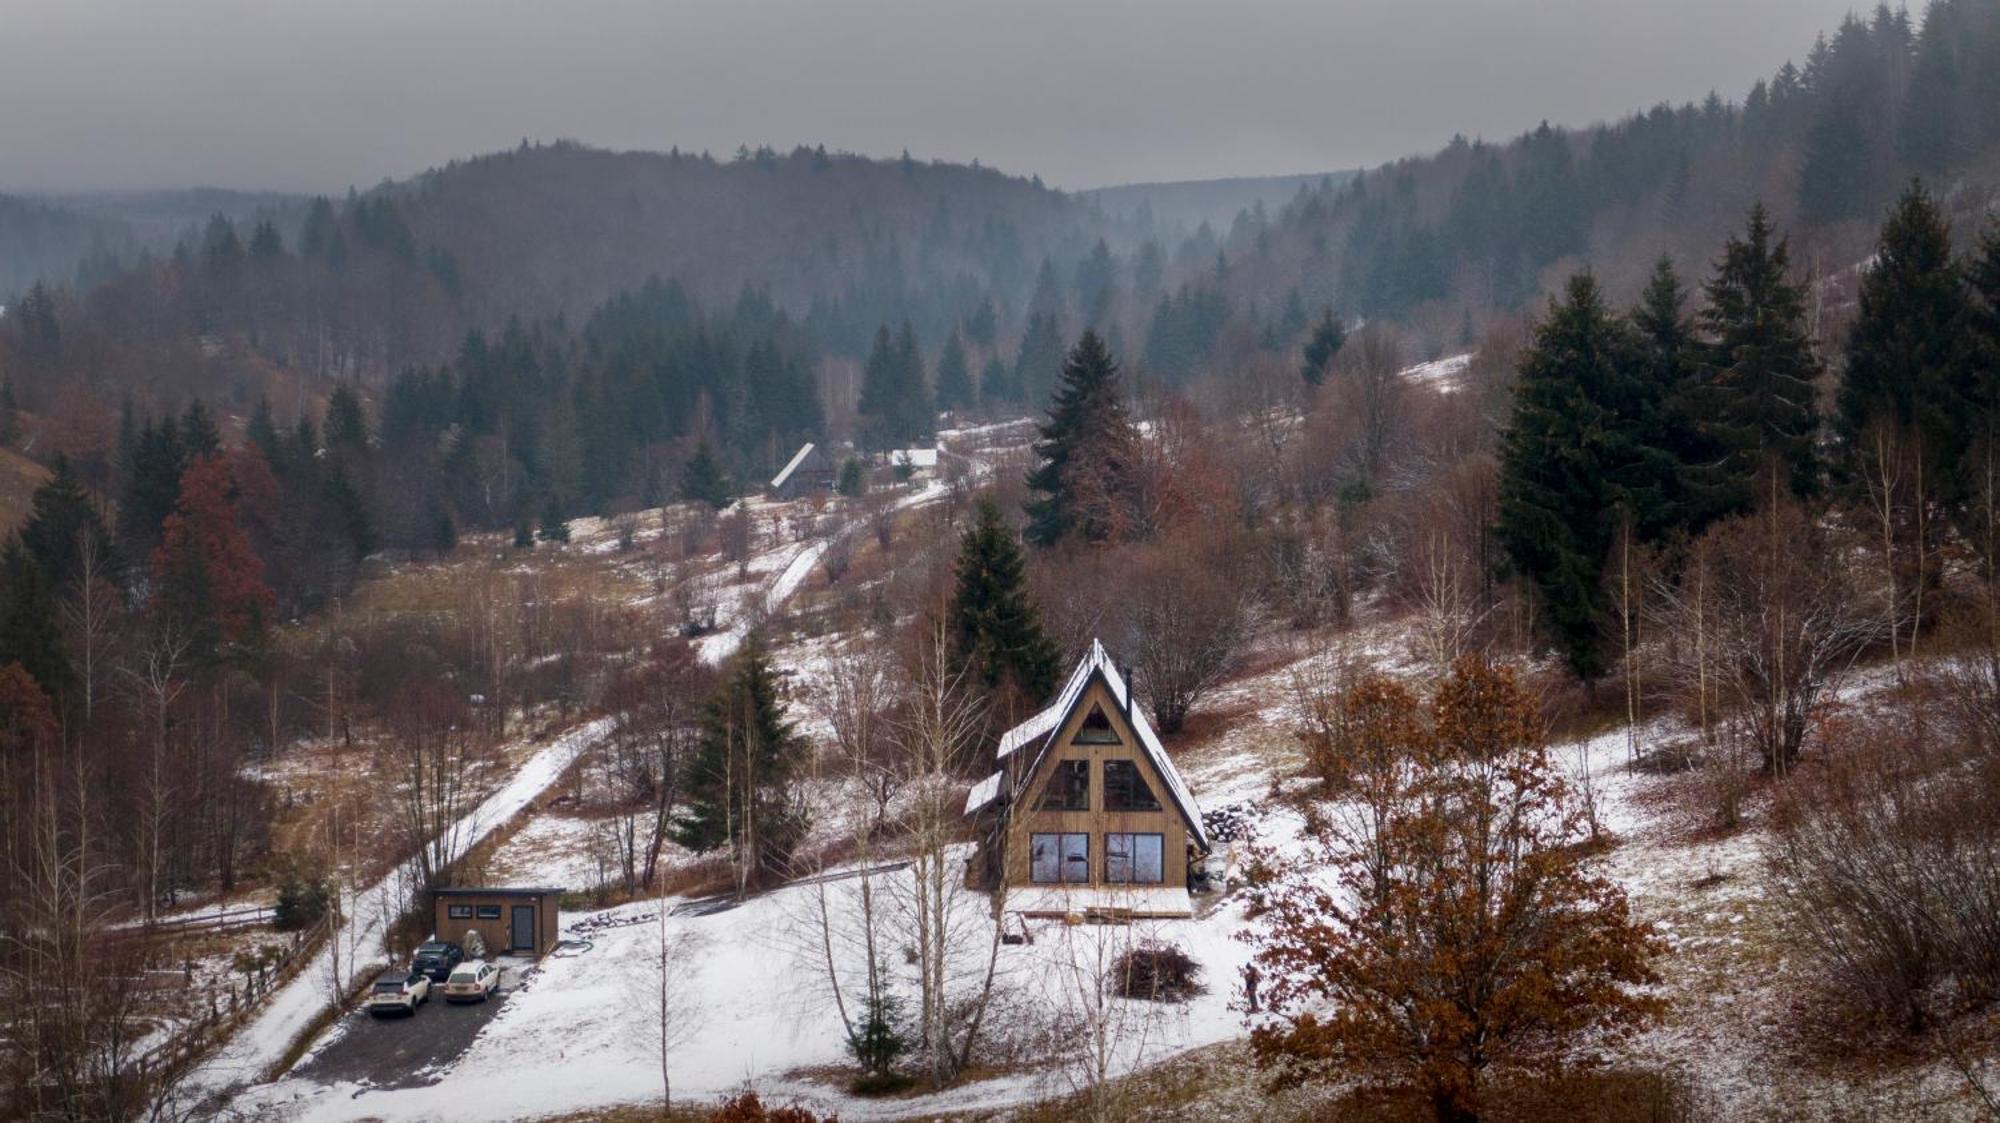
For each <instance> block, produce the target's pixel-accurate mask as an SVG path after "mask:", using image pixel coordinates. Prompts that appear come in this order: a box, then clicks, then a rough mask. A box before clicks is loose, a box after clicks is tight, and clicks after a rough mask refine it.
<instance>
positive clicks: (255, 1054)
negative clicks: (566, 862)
mask: <svg viewBox="0 0 2000 1123" xmlns="http://www.w3.org/2000/svg"><path fill="white" fill-rule="evenodd" d="M610 728H611V723H610V721H609V720H605V719H601V720H598V721H593V722H589V723H586V724H584V725H582V726H579V727H577V728H576V729H572V730H570V731H569V732H567V733H565V734H563V735H562V736H561V737H558V738H557V739H556V740H555V741H553V742H551V743H550V744H549V745H548V746H547V747H546V748H543V749H541V750H540V751H538V752H536V753H535V754H534V755H533V756H532V757H530V758H529V759H528V761H527V762H526V763H525V764H523V765H522V766H521V769H520V771H518V772H516V773H515V775H514V777H513V779H511V780H509V781H508V782H507V784H506V785H505V786H504V787H502V788H501V789H500V790H499V791H497V792H494V793H493V794H492V795H491V796H489V797H488V798H487V799H486V800H485V801H484V802H483V803H481V804H480V805H479V806H478V807H477V808H474V809H473V811H472V813H471V814H470V815H468V816H467V817H466V818H465V820H464V821H463V824H462V827H461V831H460V835H459V837H460V838H462V839H464V845H465V846H467V847H471V846H474V845H477V843H478V842H479V840H480V839H482V838H484V837H486V835H487V834H488V833H489V832H490V831H492V830H493V829H494V828H495V827H498V826H499V825H500V824H502V823H504V822H506V821H507V820H508V819H511V818H513V817H514V816H515V815H516V814H518V813H519V812H520V811H521V810H522V809H524V808H526V807H527V806H528V805H529V804H531V803H533V802H534V801H535V799H536V798H537V797H539V796H540V795H541V794H542V793H543V792H544V791H546V790H547V789H548V787H549V786H550V785H551V784H553V783H555V782H556V779H557V778H558V777H560V776H561V775H562V773H563V771H564V770H565V769H567V768H568V767H569V766H570V763H571V762H572V761H574V760H575V759H576V757H577V754H579V753H581V752H582V751H583V750H584V749H585V748H587V747H588V746H589V745H591V744H592V743H594V742H595V741H597V740H598V739H599V738H601V737H603V736H604V735H605V733H607V732H608V731H609V730H610ZM415 875H416V868H415V862H414V859H413V860H412V861H411V862H409V863H406V864H405V865H404V866H402V867H399V868H398V869H396V870H394V871H392V872H391V873H390V874H389V875H388V876H387V877H384V878H383V879H382V880H381V881H379V882H377V883H376V884H375V885H374V886H372V887H370V888H369V889H368V890H366V891H364V892H363V893H362V894H361V897H360V900H359V901H358V902H357V903H356V907H355V911H354V914H353V916H352V918H351V919H350V920H349V921H348V928H349V929H351V930H352V939H351V940H350V938H349V937H348V936H347V935H346V934H336V935H335V936H334V937H333V938H331V939H330V940H329V941H328V943H327V945H325V946H322V947H321V949H320V951H319V952H318V953H317V954H316V955H315V956H314V957H313V958H312V959H311V960H310V961H309V962H307V963H306V964H305V966H304V968H303V969H302V970H301V971H300V972H299V973H298V974H297V975H296V976H294V977H293V979H292V981H291V982H289V983H287V984H286V985H285V986H283V987H282V988H280V989H279V990H278V991H277V992H276V993H274V994H273V995H271V997H270V998H269V999H268V1000H267V1001H266V1002H265V1003H264V1005H263V1008H262V1009H261V1010H260V1011H259V1012H258V1014H257V1016H256V1017H254V1018H252V1019H251V1020H250V1021H249V1022H248V1023H247V1024H246V1025H244V1026H243V1027H242V1028H241V1029H239V1030H238V1031H237V1033H236V1035H235V1036H234V1037H233V1038H232V1039H231V1040H230V1041H229V1042H227V1043H226V1044H225V1045H224V1046H223V1047H222V1049H220V1050H219V1051H218V1052H217V1053H216V1054H215V1055H214V1056H212V1057H210V1058H209V1059H208V1060H207V1061H206V1062H205V1063H204V1064H202V1065H201V1067H199V1068H198V1069H196V1070H195V1071H194V1073H193V1074H192V1075H191V1076H190V1078H189V1081H188V1087H189V1090H190V1091H192V1092H193V1093H194V1094H196V1095H198V1096H201V1097H211V1096H222V1095H225V1094H227V1093H228V1092H229V1091H231V1090H233V1089H236V1088H240V1087H243V1086H244V1085H247V1084H251V1083H254V1082H256V1081H257V1080H259V1079H262V1078H263V1076H264V1074H265V1073H267V1072H268V1071H269V1070H270V1069H271V1068H272V1067H273V1066H275V1065H276V1064H277V1063H278V1062H279V1061H280V1060H282V1059H283V1057H284V1055H285V1053H286V1051H287V1050H288V1049H290V1048H291V1045H292V1043H293V1042H294V1041H296V1040H297V1039H298V1037H299V1035H300V1034H301V1033H303V1032H305V1030H306V1028H307V1027H308V1026H310V1025H311V1024H312V1023H313V1022H314V1020H315V1019H317V1018H318V1017H319V1016H320V1015H321V1014H322V1013H323V1012H324V1011H325V1010H326V1009H327V1007H328V1005H329V1003H330V996H329V985H328V980H329V978H331V977H332V975H333V969H334V956H335V954H336V950H337V949H336V948H335V947H334V946H333V944H334V942H335V941H339V943H340V944H341V945H342V946H352V947H356V948H360V949H362V951H361V954H362V955H364V956H369V957H371V958H373V959H375V960H376V961H378V962H379V958H380V953H379V951H378V950H375V949H379V948H380V946H381V935H382V929H383V925H384V923H385V922H386V921H387V920H388V919H390V917H391V915H392V914H393V911H394V904H393V903H394V901H395V900H396V899H397V893H396V890H397V887H398V886H400V885H403V884H408V883H409V881H410V880H411V879H412V878H414V877H415ZM347 971H348V974H349V975H350V976H352V975H353V974H354V973H355V972H354V971H353V969H352V968H351V967H350V968H348V969H347Z"/></svg>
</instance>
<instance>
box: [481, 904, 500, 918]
mask: <svg viewBox="0 0 2000 1123" xmlns="http://www.w3.org/2000/svg"><path fill="white" fill-rule="evenodd" d="M477 911H478V914H479V919H481V920H498V919H500V906H499V905H480V906H478V910H477Z"/></svg>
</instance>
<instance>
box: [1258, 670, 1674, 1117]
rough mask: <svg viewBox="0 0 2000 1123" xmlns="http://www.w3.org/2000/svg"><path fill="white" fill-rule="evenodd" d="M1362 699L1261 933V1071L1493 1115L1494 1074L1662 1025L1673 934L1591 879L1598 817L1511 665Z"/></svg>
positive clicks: (1373, 690) (1357, 695) (1362, 687)
mask: <svg viewBox="0 0 2000 1123" xmlns="http://www.w3.org/2000/svg"><path fill="white" fill-rule="evenodd" d="M1345 705H1346V709H1347V714H1346V717H1347V719H1348V720H1347V722H1346V724H1345V733H1346V735H1347V746H1346V748H1347V753H1346V757H1347V761H1348V763H1349V766H1350V767H1351V768H1352V769H1353V773H1352V775H1353V783H1352V785H1351V787H1350V788H1349V789H1348V798H1347V799H1346V800H1345V801H1344V802H1343V803H1341V804H1340V805H1339V806H1338V807H1337V809H1336V810H1334V811H1333V812H1332V813H1330V814H1329V815H1328V816H1327V817H1326V818H1325V820H1324V822H1325V824H1326V825H1325V826H1324V827H1323V828H1322V829H1321V830H1320V831H1319V832H1318V834H1317V837H1316V839H1315V842H1316V850H1317V852H1316V853H1311V854H1308V855H1306V856H1304V857H1303V858H1302V859H1301V860H1299V861H1297V862H1294V863H1291V864H1290V865H1288V866H1287V867H1285V868H1284V869H1283V871H1282V873H1281V875H1280V878H1279V881H1278V883H1277V885H1276V886H1275V888H1274V890H1273V892H1272V893H1271V894H1270V896H1269V898H1268V900H1269V909H1268V911H1267V912H1266V913H1265V914H1264V923H1263V924H1262V925H1260V927H1259V928H1258V929H1257V930H1256V931H1255V932H1253V933H1252V934H1251V935H1250V936H1249V937H1248V938H1249V939H1250V940H1251V942H1252V943H1253V944H1255V946H1256V948H1257V963H1258V965H1259V967H1260V968H1261V969H1262V972H1263V977H1264V978H1265V979H1266V980H1268V982H1267V984H1266V990H1265V994H1266V996H1267V999H1268V1002H1269V1007H1270V1010H1271V1011H1272V1013H1273V1016H1272V1017H1269V1018H1257V1019H1253V1028H1252V1032H1251V1045H1252V1049H1253V1051H1254V1053H1255V1055H1256V1057H1257V1059H1258V1062H1259V1063H1260V1065H1263V1066H1265V1067H1267V1068H1269V1069H1272V1070H1274V1071H1275V1072H1276V1073H1277V1077H1278V1079H1280V1080H1282V1081H1288V1082H1296V1081H1300V1080H1305V1079H1313V1078H1317V1077H1325V1078H1346V1079H1353V1080H1357V1081H1359V1082H1361V1083H1363V1084H1365V1085H1374V1086H1377V1087H1391V1088H1398V1089H1407V1090H1414V1091H1416V1092H1418V1093H1419V1094H1421V1095H1423V1096H1424V1097H1425V1098H1426V1099H1427V1100H1428V1101H1429V1102H1430V1104H1431V1105H1432V1107H1433V1109H1434V1110H1435V1112H1436V1115H1437V1117H1438V1118H1439V1119H1441V1120H1452V1121H1468V1120H1476V1119H1478V1118H1479V1112H1480V1095H1479V1092H1480V1080H1481V1077H1482V1075H1483V1074H1484V1073H1485V1072H1486V1071H1487V1070H1489V1069H1492V1068H1496V1067H1498V1068H1507V1069H1513V1070H1517V1071H1526V1072H1531V1073H1532V1072H1549V1071H1553V1070H1556V1069H1558V1068H1561V1067H1565V1066H1574V1065H1576V1064H1578V1063H1584V1062H1585V1061H1586V1059H1585V1058H1580V1057H1578V1056H1577V1055H1576V1050H1575V1046H1576V1045H1578V1044H1579V1043H1580V1042H1581V1041H1582V1040H1584V1039H1586V1038H1588V1039H1589V1040H1590V1042H1591V1043H1592V1044H1593V1045H1603V1044H1605V1043H1606V1042H1608V1041H1612V1040H1615V1039H1616V1038H1618V1037H1620V1036H1621V1035H1624V1034H1627V1033H1629V1032H1631V1031H1632V1030H1634V1029H1635V1028H1637V1027H1639V1026H1641V1025H1643V1024H1645V1023H1646V1022H1647V1021H1649V1020H1651V1019H1652V1018H1654V1017H1656V1016H1657V1015H1658V1014H1659V1013H1660V1011H1661V1003H1660V1002H1659V1000H1658V999H1656V998H1653V997H1651V996H1649V995H1647V994H1645V993H1643V990H1642V989H1641V988H1643V987H1645V986H1646V985H1648V984H1651V983H1654V982H1656V981H1657V976H1656V975H1655V974H1654V972H1653V969H1652V967H1651V960H1652V957H1653V956H1654V955H1655V954H1656V953H1657V951H1658V945H1657V941H1656V940H1655V938H1654V937H1653V935H1652V934H1651V932H1650V930H1649V929H1648V928H1647V927H1646V926H1645V925H1643V924H1640V923H1636V922H1634V921H1633V920H1632V918H1631V916H1630V913H1629V910H1628V907H1627V903H1626V900H1625V894H1624V892H1623V890H1621V889H1620V888H1619V887H1618V885H1617V884H1616V883H1614V882H1612V881H1611V880H1610V879H1608V878H1605V877H1602V876H1598V875H1596V874H1594V873H1592V872H1591V871H1590V870H1589V868H1588V866H1587V864H1586V861H1587V859H1586V856H1585V854H1584V853H1583V852H1582V850H1581V849H1580V847H1579V845H1578V844H1579V843H1580V842H1581V841H1582V840H1583V839H1584V838H1585V837H1586V836H1587V834H1588V831H1587V825H1586V822H1585V819H1584V808H1583V807H1582V806H1581V805H1580V803H1579V802H1578V800H1577V799H1576V798H1575V797H1574V796H1573V794H1572V792H1571V791H1570V789H1569V787H1568V785H1567V784H1566V783H1565V782H1564V781H1563V779H1562V776H1561V775H1560V773H1559V770H1558V769H1557V768H1556V767H1555V766H1554V764H1553V762H1552V761H1551V760H1550V758H1549V755H1548V750H1547V746H1546V744H1545V742H1544V732H1543V728H1542V722H1541V717H1540V714H1539V712H1538V710H1537V708H1536V706H1535V704H1534V701H1533V699H1531V698H1530V697H1529V696H1528V694H1527V693H1526V691H1524V690H1523V689H1522V688H1521V686H1520V685H1519V684H1518V682H1516V680H1515V677H1514V674H1513V672H1512V671H1511V670H1509V669H1502V668H1496V667H1493V666H1491V665H1489V664H1487V663H1485V662H1483V661H1479V660H1476V659H1465V660H1461V661H1460V662H1459V663H1458V664H1457V665H1456V666H1455V667H1454V668H1453V671H1452V674H1451V676H1450V678H1449V679H1448V680H1447V681H1446V682H1445V683H1444V684H1443V685H1442V686H1441V687H1440V689H1439V691H1438V693H1437V696H1436V697H1435V698H1434V699H1432V700H1431V701H1430V702H1429V703H1428V704H1427V705H1425V704H1420V703H1419V702H1418V701H1417V699H1416V698H1415V696H1414V695H1412V694H1411V693H1410V692H1409V691H1408V690H1407V689H1406V688H1404V687H1403V686H1401V685H1399V684H1397V683H1394V682H1392V681H1389V680H1387V679H1384V678H1381V677H1379V676H1372V677H1370V678H1367V679H1364V680H1362V681H1361V682H1360V683H1358V684H1357V685H1356V686H1355V688H1354V689H1353V690H1352V691H1351V692H1350V693H1349V695H1348V697H1347V699H1346V703H1345ZM1329 867H1331V870H1332V876H1331V877H1329V876H1328V874H1329Z"/></svg>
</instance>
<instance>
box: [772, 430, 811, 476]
mask: <svg viewBox="0 0 2000 1123" xmlns="http://www.w3.org/2000/svg"><path fill="white" fill-rule="evenodd" d="M813 447H814V446H813V443H812V442H811V441H807V442H806V443H804V444H802V445H800V446H799V450H798V451H797V452H795V453H793V454H792V458H791V460H790V461H789V462H787V463H786V464H785V467H784V468H783V470H781V471H780V472H779V473H778V474H777V475H775V476H772V477H771V486H772V487H783V486H785V481H786V480H789V479H791V478H792V473H793V472H796V471H798V470H799V465H801V464H804V463H805V462H806V457H808V456H811V455H812V450H813Z"/></svg>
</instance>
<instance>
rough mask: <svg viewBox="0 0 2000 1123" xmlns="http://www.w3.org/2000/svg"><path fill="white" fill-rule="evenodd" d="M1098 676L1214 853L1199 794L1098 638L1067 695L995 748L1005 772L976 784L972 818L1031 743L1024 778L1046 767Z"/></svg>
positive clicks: (970, 799) (969, 803) (968, 809)
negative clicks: (1044, 761) (1058, 739)
mask: <svg viewBox="0 0 2000 1123" xmlns="http://www.w3.org/2000/svg"><path fill="white" fill-rule="evenodd" d="M1093 678H1102V679H1103V680H1104V685H1105V687H1106V689H1108V690H1110V691H1111V697H1112V699H1113V700H1115V701H1116V702H1117V703H1118V708H1119V709H1120V710H1121V711H1123V712H1124V714H1125V715H1126V716H1127V717H1128V718H1130V719H1131V723H1132V730H1133V732H1135V733H1137V734H1138V736H1139V745H1140V747H1141V748H1143V749H1144V750H1145V751H1146V757H1147V759H1148V760H1150V761H1151V762H1152V765H1153V770H1154V771H1155V772H1158V773H1159V775H1160V779H1161V780H1163V781H1165V783H1166V785H1167V792H1168V794H1169V795H1171V796H1172V797H1173V800H1174V804H1175V805H1176V806H1177V807H1179V808H1180V812H1181V816H1182V818H1185V819H1186V820H1187V823H1188V830H1189V831H1190V832H1191V833H1192V834H1193V835H1194V838H1195V841H1196V842H1197V843H1199V844H1200V845H1201V848H1202V849H1203V850H1207V849H1209V843H1208V831H1207V830H1206V829H1205V828H1204V827H1203V826H1202V824H1201V808H1200V807H1199V806H1198V805H1196V803H1195V801H1194V795H1193V793H1191V792H1189V791H1188V787H1187V782H1186V781H1184V780H1182V779H1181V773H1180V769H1178V768H1175V767H1174V762H1173V760H1172V758H1170V757H1168V756H1167V749H1166V746H1164V745H1162V744H1160V738H1159V735H1158V734H1156V733H1154V732H1153V725H1152V723H1151V722H1149V721H1147V720H1146V714H1145V711H1143V710H1141V709H1140V708H1139V707H1138V706H1136V705H1134V704H1133V701H1132V690H1131V687H1129V686H1127V685H1126V683H1125V676H1124V675H1123V674H1120V673H1119V671H1118V665H1117V664H1116V663H1115V662H1113V661H1112V658H1111V653H1110V652H1108V651H1106V650H1105V649H1104V644H1103V643H1102V642H1100V641H1098V640H1094V639H1093V640H1091V641H1090V650H1089V651H1088V652H1087V653H1085V655H1084V657H1083V659H1082V660H1081V661H1079V662H1078V663H1077V665H1076V669H1075V670H1073V671H1071V672H1070V675H1069V681H1068V682H1067V683H1065V684H1064V685H1063V689H1062V693H1061V694H1058V695H1056V700H1055V702H1054V704H1052V705H1050V706H1049V707H1048V708H1047V709H1044V710H1042V711H1041V712H1040V713H1038V714H1036V715H1035V716H1033V717H1031V718H1029V719H1028V720H1026V721H1024V722H1022V723H1021V724H1019V725H1017V726H1015V727H1014V728H1012V729H1009V730H1008V731H1007V732H1006V733H1004V734H1002V735H1001V737H1000V747H999V748H998V749H997V750H995V752H994V754H993V756H994V759H995V760H997V761H999V762H1000V766H1001V767H1000V769H999V770H998V771H996V772H994V773H993V774H992V775H991V776H988V777H986V779H984V780H981V781H980V782H979V783H977V784H975V785H973V788H972V791H971V792H969V793H967V795H966V797H965V813H966V814H968V815H971V814H973V813H975V812H978V811H981V810H984V809H985V808H986V807H987V806H989V805H990V804H992V802H993V801H994V800H995V799H996V798H998V797H999V795H1000V785H1001V783H1002V781H1003V778H1004V777H1005V775H1006V771H1007V763H1008V758H1009V757H1011V756H1013V755H1014V754H1015V753H1016V752H1019V751H1020V750H1021V749H1023V748H1025V747H1027V746H1028V745H1030V744H1033V745H1036V746H1037V747H1036V750H1035V755H1034V759H1032V760H1030V761H1029V762H1028V767H1027V768H1026V769H1024V770H1022V771H1021V772H1020V773H1018V775H1020V776H1021V777H1023V780H1022V782H1023V783H1025V782H1026V778H1027V777H1032V776H1033V775H1034V774H1035V772H1036V771H1037V770H1038V769H1039V768H1040V767H1041V763H1042V757H1044V756H1046V755H1047V754H1048V751H1049V748H1050V747H1051V746H1052V745H1053V744H1054V742H1055V734H1056V731H1057V730H1059V729H1061V728H1062V725H1063V722H1064V721H1065V720H1066V719H1067V718H1068V717H1069V715H1070V711H1072V710H1074V709H1075V708H1076V707H1077V704H1078V703H1079V702H1081V701H1082V700H1083V695H1084V691H1085V690H1087V689H1088V688H1089V686H1090V681H1091V679H1093Z"/></svg>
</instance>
